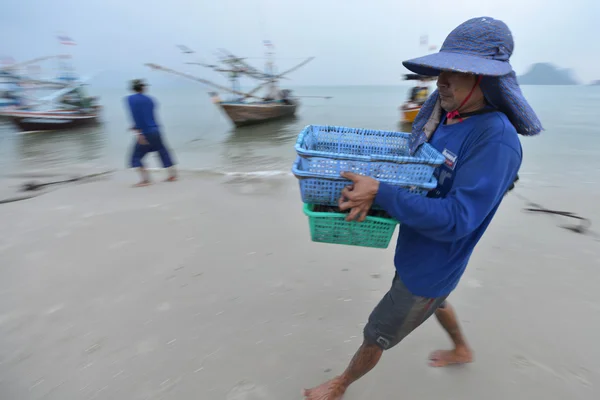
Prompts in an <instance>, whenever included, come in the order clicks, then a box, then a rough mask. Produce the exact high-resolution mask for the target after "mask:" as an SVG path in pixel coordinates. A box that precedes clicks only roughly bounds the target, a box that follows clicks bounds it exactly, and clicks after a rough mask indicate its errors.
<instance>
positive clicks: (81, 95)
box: [0, 81, 102, 132]
mask: <svg viewBox="0 0 600 400" xmlns="http://www.w3.org/2000/svg"><path fill="white" fill-rule="evenodd" d="M83 85H84V82H83V81H78V82H76V83H75V84H73V85H71V86H67V87H65V88H63V89H61V90H58V91H56V92H54V93H52V94H50V95H49V96H45V97H42V98H39V99H36V100H35V101H34V102H33V103H32V104H27V105H24V106H19V107H13V108H11V109H4V110H0V117H5V118H8V119H9V120H10V121H11V122H12V123H13V124H15V125H16V126H17V127H18V128H19V130H21V131H23V132H29V131H50V130H65V129H72V128H77V127H80V126H85V125H90V124H94V123H96V122H98V117H99V115H100V111H101V109H102V107H101V106H100V105H98V104H97V100H98V98H97V97H91V96H87V95H86V94H85V92H84V91H83V89H82V86H83Z"/></svg>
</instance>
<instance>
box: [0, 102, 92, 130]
mask: <svg viewBox="0 0 600 400" xmlns="http://www.w3.org/2000/svg"><path fill="white" fill-rule="evenodd" d="M96 110H98V108H96ZM0 115H2V116H5V117H7V118H9V119H10V120H11V121H12V122H13V123H14V124H15V125H16V126H17V127H18V128H19V129H20V130H21V131H23V132H27V131H54V130H65V129H73V128H77V127H80V126H87V125H91V124H94V123H97V122H98V112H92V113H85V114H84V113H74V112H65V111H46V112H40V111H22V110H21V111H19V110H12V111H0Z"/></svg>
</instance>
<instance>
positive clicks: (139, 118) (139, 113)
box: [127, 93, 158, 134]
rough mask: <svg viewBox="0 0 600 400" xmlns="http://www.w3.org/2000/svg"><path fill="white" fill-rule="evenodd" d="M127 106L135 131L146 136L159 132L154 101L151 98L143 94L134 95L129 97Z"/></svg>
mask: <svg viewBox="0 0 600 400" xmlns="http://www.w3.org/2000/svg"><path fill="white" fill-rule="evenodd" d="M127 104H128V105H129V110H130V111H131V118H132V119H133V123H134V126H133V127H134V128H135V129H139V130H140V131H142V133H144V134H147V133H157V132H158V124H157V123H156V121H155V120H154V101H153V100H152V98H151V97H149V96H146V95H145V94H142V93H136V94H132V95H131V96H128V97H127Z"/></svg>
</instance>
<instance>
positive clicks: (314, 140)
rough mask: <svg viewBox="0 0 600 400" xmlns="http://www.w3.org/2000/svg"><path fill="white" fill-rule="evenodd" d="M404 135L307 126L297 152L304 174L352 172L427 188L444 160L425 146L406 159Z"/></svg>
mask: <svg viewBox="0 0 600 400" xmlns="http://www.w3.org/2000/svg"><path fill="white" fill-rule="evenodd" d="M409 135H410V134H408V133H404V132H389V131H378V130H372V129H357V128H345V127H340V126H320V125H308V126H306V127H305V128H304V129H303V130H302V132H300V135H299V136H298V140H297V141H296V146H295V148H296V152H297V153H298V155H299V156H301V157H303V158H304V159H305V160H306V163H307V164H306V167H305V169H304V170H305V171H307V172H311V173H318V174H325V175H337V176H339V174H340V173H341V172H342V171H350V172H355V173H358V174H362V175H367V176H371V177H373V178H376V179H381V180H390V181H402V182H411V183H413V184H417V183H423V184H428V183H429V182H430V181H431V178H432V176H433V171H434V170H435V168H437V167H438V166H440V165H441V164H442V163H443V162H444V156H442V154H441V153H440V152H439V151H437V150H436V149H434V148H433V147H432V146H431V145H429V144H428V143H425V144H423V145H422V146H420V147H419V149H418V150H417V152H416V153H415V154H414V155H412V156H411V155H409V151H408V137H409Z"/></svg>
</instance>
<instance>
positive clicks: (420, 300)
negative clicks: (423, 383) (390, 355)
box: [364, 274, 448, 350]
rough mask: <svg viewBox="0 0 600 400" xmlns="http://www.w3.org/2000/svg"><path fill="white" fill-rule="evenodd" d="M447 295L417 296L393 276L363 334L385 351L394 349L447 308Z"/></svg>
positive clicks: (366, 338)
mask: <svg viewBox="0 0 600 400" xmlns="http://www.w3.org/2000/svg"><path fill="white" fill-rule="evenodd" d="M446 297H448V296H443V297H438V298H427V297H421V296H415V295H414V294H412V293H411V292H410V291H409V290H408V289H407V288H406V287H405V286H404V284H403V283H402V281H401V280H400V278H399V277H398V274H396V275H394V280H393V281H392V287H391V288H390V290H389V291H388V292H387V293H386V295H385V296H384V297H383V299H381V301H380V302H379V304H377V306H376V307H375V309H374V310H373V312H372V313H371V315H370V316H369V322H368V323H367V325H366V326H365V329H364V335H365V340H366V341H367V343H371V344H375V345H378V346H379V347H381V348H382V349H383V350H387V349H391V348H392V347H394V346H395V345H397V344H398V343H400V341H401V340H402V339H404V338H405V337H406V336H408V334H409V333H411V332H412V331H413V330H415V329H416V328H417V327H418V326H419V325H421V324H422V323H423V322H425V321H426V320H427V318H429V317H431V315H432V314H433V313H434V312H435V310H437V309H438V308H439V307H444V301H445V300H446Z"/></svg>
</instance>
